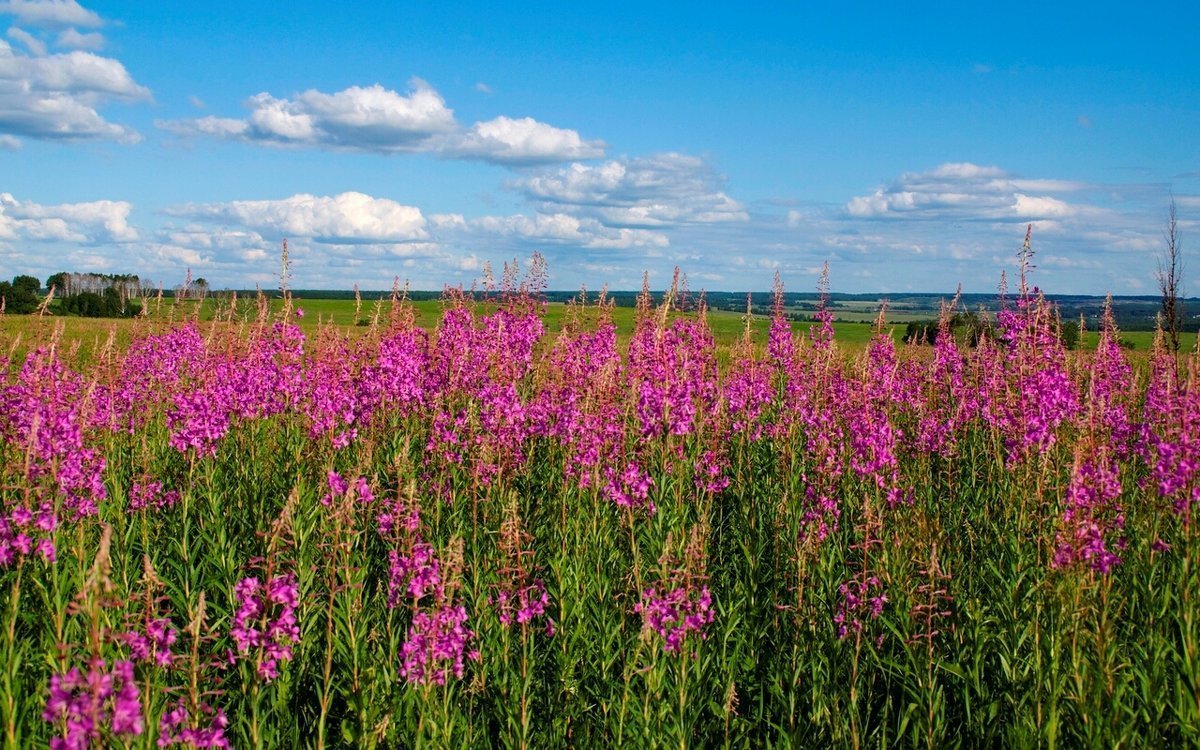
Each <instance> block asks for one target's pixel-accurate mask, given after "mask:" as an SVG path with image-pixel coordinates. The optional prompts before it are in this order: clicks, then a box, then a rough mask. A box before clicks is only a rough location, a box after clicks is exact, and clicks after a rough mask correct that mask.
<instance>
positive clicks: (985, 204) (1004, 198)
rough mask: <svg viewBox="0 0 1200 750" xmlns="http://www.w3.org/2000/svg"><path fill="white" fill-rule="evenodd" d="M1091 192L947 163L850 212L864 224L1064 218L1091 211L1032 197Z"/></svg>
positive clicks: (880, 191) (909, 175)
mask: <svg viewBox="0 0 1200 750" xmlns="http://www.w3.org/2000/svg"><path fill="white" fill-rule="evenodd" d="M1085 187H1086V185H1083V184H1081V183H1076V182H1070V181H1065V180H1045V179H1035V180H1028V179H1022V178H1020V177H1017V176H1015V175H1012V174H1010V173H1008V172H1006V171H1004V170H1003V169H1000V168H999V167H994V166H980V165H977V164H971V163H968V162H961V163H947V164H942V165H941V166H939V167H937V168H936V169H932V170H930V171H927V172H906V173H904V174H902V175H900V177H899V178H898V179H897V180H896V181H895V182H893V183H891V184H890V185H886V186H884V187H880V188H877V189H876V190H875V192H873V193H872V194H870V195H863V196H857V197H855V198H852V199H851V200H850V201H849V202H848V203H846V205H845V211H846V213H848V214H849V215H850V216H853V217H855V218H860V219H898V218H904V219H923V220H930V219H946V218H957V219H959V220H962V221H975V220H995V219H1015V220H1031V219H1048V218H1063V217H1067V216H1072V215H1077V214H1079V213H1081V212H1085V211H1086V207H1085V206H1080V205H1072V204H1069V203H1067V202H1066V201H1064V200H1062V199H1061V198H1055V197H1053V196H1049V195H1030V194H1029V193H1031V192H1034V191H1038V192H1048V193H1066V192H1075V191H1079V190H1082V189H1084V188H1085Z"/></svg>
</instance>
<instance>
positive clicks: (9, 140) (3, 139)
mask: <svg viewBox="0 0 1200 750" xmlns="http://www.w3.org/2000/svg"><path fill="white" fill-rule="evenodd" d="M20 148H21V141H20V139H19V138H13V137H12V136H11V135H0V150H3V151H17V150H19V149H20Z"/></svg>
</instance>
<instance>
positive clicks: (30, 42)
mask: <svg viewBox="0 0 1200 750" xmlns="http://www.w3.org/2000/svg"><path fill="white" fill-rule="evenodd" d="M6 33H7V35H8V38H9V39H12V40H13V41H14V42H20V43H21V44H23V45H25V49H27V50H29V51H30V53H32V54H34V55H36V56H38V57H40V56H42V55H44V54H46V43H45V42H43V41H42V40H41V39H38V38H37V37H36V36H34V35H33V34H30V33H29V32H28V31H26V30H25V29H21V28H18V27H16V26H9V27H8V31H7V32H6Z"/></svg>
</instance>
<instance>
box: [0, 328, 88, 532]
mask: <svg viewBox="0 0 1200 750" xmlns="http://www.w3.org/2000/svg"><path fill="white" fill-rule="evenodd" d="M88 403H89V399H88V398H87V388H86V387H85V384H84V382H83V378H82V377H80V376H79V375H78V374H77V373H75V372H72V371H70V370H68V369H67V368H66V367H65V366H64V365H63V364H62V362H61V361H60V360H59V359H58V357H57V356H55V354H54V353H53V352H52V351H47V350H45V349H36V350H34V351H33V352H31V353H30V354H29V357H28V358H27V359H26V361H25V364H24V365H23V366H22V367H21V371H20V372H19V373H18V374H17V378H16V382H14V383H12V384H11V385H8V386H4V387H0V436H2V437H3V438H4V439H5V440H6V441H7V442H9V443H11V444H14V445H19V446H21V447H22V448H24V449H25V451H26V454H27V458H26V467H27V468H26V476H27V479H28V480H29V481H30V482H31V483H32V484H34V485H37V484H38V483H40V482H41V481H42V480H48V481H49V483H50V484H51V488H52V489H54V490H57V491H58V492H59V493H61V495H62V497H63V502H62V510H63V511H66V515H65V517H66V518H67V519H68V520H74V519H78V518H81V517H84V516H92V515H95V514H96V512H97V504H98V503H99V502H100V501H102V500H103V499H104V498H105V497H107V490H106V489H105V487H104V476H103V475H104V467H105V460H104V457H103V456H101V455H100V453H99V452H98V451H97V450H96V449H95V448H92V447H89V446H88V445H87V443H86V441H85V434H84V428H85V427H86V425H87V420H86V419H85V413H86V408H87V406H88Z"/></svg>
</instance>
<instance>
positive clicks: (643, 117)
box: [0, 0, 1200, 294]
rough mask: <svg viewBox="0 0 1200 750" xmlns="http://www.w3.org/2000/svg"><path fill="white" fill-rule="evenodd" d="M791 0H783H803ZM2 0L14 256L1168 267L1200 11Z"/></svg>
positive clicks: (1101, 270) (165, 261) (426, 279)
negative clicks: (1164, 251)
mask: <svg viewBox="0 0 1200 750" xmlns="http://www.w3.org/2000/svg"><path fill="white" fill-rule="evenodd" d="M778 5H779V4H774V6H778ZM844 5H845V7H842V8H836V9H833V8H821V7H818V6H817V5H813V6H812V7H810V8H807V9H792V10H781V9H780V8H778V7H774V6H773V5H766V4H764V5H757V4H752V3H739V4H726V5H725V6H724V7H719V8H718V7H706V6H704V5H702V4H701V5H696V4H690V5H683V4H679V5H657V6H654V7H646V6H645V4H642V3H631V4H628V5H622V4H614V3H608V4H603V5H600V4H597V5H585V4H581V3H574V4H572V3H555V4H549V3H476V4H419V5H418V4H413V6H412V7H409V6H408V5H407V4H400V3H386V2H377V3H370V2H363V3H328V2H322V3H293V4H290V5H288V6H287V8H286V10H285V9H284V7H283V6H281V5H280V4H278V3H257V2H241V3H228V4H225V3H175V2H160V3H144V2H137V3H132V2H84V3H83V4H82V5H81V4H79V3H77V2H75V1H74V0H0V30H2V31H3V32H4V35H3V37H0V276H6V277H7V276H11V275H13V274H16V273H23V272H25V273H34V274H36V275H39V276H41V277H45V276H47V275H49V274H50V273H53V272H55V271H59V270H80V271H83V270H91V271H102V272H114V273H115V272H137V273H141V274H142V275H143V276H146V277H150V278H152V279H155V280H159V281H162V282H164V283H165V284H167V285H168V286H172V285H174V284H176V283H178V282H179V281H180V280H182V278H183V276H184V274H185V273H186V271H187V269H188V268H191V269H192V272H193V274H194V275H196V276H203V277H205V278H207V279H208V280H209V281H210V283H211V284H212V285H213V286H214V287H225V286H229V287H239V288H240V287H247V286H252V285H254V284H255V283H259V284H262V285H264V286H266V287H271V286H274V285H275V284H276V283H277V277H276V276H275V274H276V273H277V265H278V248H279V245H280V242H281V241H282V240H283V239H284V238H285V237H286V238H287V239H288V242H289V246H290V247H291V248H292V257H293V259H294V262H295V267H294V274H295V279H294V284H295V285H296V286H299V287H329V288H347V287H349V286H351V285H352V284H354V283H358V284H359V285H360V286H362V287H363V288H364V289H382V288H389V287H390V286H391V283H392V278H393V277H399V278H400V279H401V280H402V281H403V280H406V279H407V280H409V281H410V282H411V284H412V285H413V286H414V287H416V288H440V287H441V286H442V285H443V284H444V283H458V282H467V283H469V282H470V280H471V279H472V278H476V277H478V276H479V275H480V273H481V271H482V267H483V264H484V263H486V262H491V263H492V264H494V265H496V266H497V267H498V266H499V265H500V263H502V262H503V261H504V260H506V259H511V258H514V257H520V258H524V257H527V256H528V255H529V253H531V252H532V251H534V250H537V251H540V252H542V253H543V254H544V255H546V256H547V258H548V259H549V262H550V271H551V285H552V286H553V287H555V288H575V287H578V286H579V285H581V284H586V285H587V286H588V287H589V288H593V289H595V288H598V287H600V286H601V285H603V284H608V285H610V287H612V288H634V287H637V286H638V285H640V280H641V274H642V272H643V271H648V272H650V274H651V278H652V281H653V282H654V283H655V285H656V286H660V285H662V284H664V283H666V280H667V279H669V278H670V273H671V270H672V268H673V267H675V266H677V265H678V266H680V267H681V268H682V269H683V271H685V272H686V273H688V275H689V277H690V280H691V284H692V286H693V287H696V288H698V287H705V288H708V289H714V290H717V289H719V290H746V289H766V288H769V286H770V283H771V279H772V276H773V274H774V272H775V271H776V270H778V271H780V273H781V274H782V276H783V278H784V280H785V282H786V283H787V285H788V287H789V288H791V289H795V290H809V289H811V288H812V287H813V284H814V282H815V278H816V274H817V273H819V269H820V267H821V264H822V263H824V262H825V261H828V262H829V263H830V269H831V274H832V280H833V286H834V289H835V290H837V291H882V292H901V291H909V290H914V291H952V290H953V289H954V287H955V286H956V285H958V284H959V283H961V284H962V285H963V288H964V289H965V290H967V291H987V290H991V289H994V288H995V286H996V284H997V282H998V279H999V275H1000V271H1001V269H1004V268H1009V269H1011V268H1012V267H1013V265H1014V263H1015V251H1016V249H1017V247H1018V246H1019V245H1020V243H1021V240H1022V239H1023V237H1024V230H1025V225H1026V224H1029V223H1033V224H1034V235H1033V238H1034V248H1035V250H1036V251H1037V260H1036V262H1037V264H1038V268H1037V271H1036V272H1035V273H1036V280H1037V282H1038V283H1039V284H1041V285H1042V286H1043V287H1044V288H1046V289H1047V290H1048V291H1051V292H1061V293H1096V294H1102V293H1105V292H1110V291H1111V292H1113V293H1117V294H1124V293H1145V292H1150V291H1152V290H1153V286H1154V280H1153V274H1154V268H1155V258H1156V253H1157V252H1158V251H1159V250H1160V248H1161V246H1162V244H1163V239H1162V234H1163V228H1164V225H1165V217H1166V211H1167V205H1168V203H1169V201H1170V199H1171V195H1172V194H1173V195H1174V198H1175V200H1176V202H1177V204H1178V209H1179V216H1180V227H1181V230H1182V235H1183V248H1184V252H1185V254H1186V253H1187V252H1188V251H1189V248H1190V245H1191V243H1192V241H1193V238H1195V237H1196V236H1197V234H1198V233H1197V232H1196V231H1195V228H1196V227H1197V226H1198V225H1200V222H1198V221H1197V217H1200V64H1198V63H1197V60H1196V57H1195V50H1196V49H1197V48H1198V47H1200V44H1198V42H1200V30H1198V29H1200V24H1198V23H1197V21H1200V10H1197V9H1195V7H1194V6H1192V5H1190V4H1185V3H1173V4H1163V5H1155V4H1153V3H1142V4H1139V5H1137V6H1130V5H1128V4H1111V5H1106V4H1103V3H1099V4H1098V3H1092V4H1087V5H1076V4H1061V5H1056V6H1054V7H1049V8H1047V7H1045V6H1043V5H1032V4H1030V5H1020V4H1006V5H1005V7H1004V9H1003V13H998V12H995V11H991V12H989V11H986V10H980V9H977V8H975V7H973V6H974V4H969V3H961V4H955V5H950V4H947V5H946V7H937V6H935V5H933V4H929V5H928V6H927V7H905V6H903V5H900V4H870V3H855V4H844Z"/></svg>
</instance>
